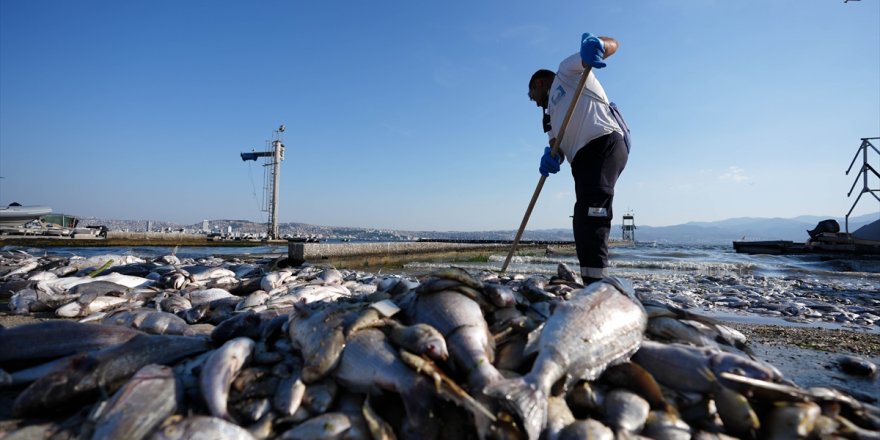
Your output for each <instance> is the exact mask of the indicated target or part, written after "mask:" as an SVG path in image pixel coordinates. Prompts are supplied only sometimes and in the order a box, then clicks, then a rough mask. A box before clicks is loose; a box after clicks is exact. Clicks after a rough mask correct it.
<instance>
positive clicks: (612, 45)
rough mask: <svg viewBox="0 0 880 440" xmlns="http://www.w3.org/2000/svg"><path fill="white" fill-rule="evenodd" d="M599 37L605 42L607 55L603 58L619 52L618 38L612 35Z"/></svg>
mask: <svg viewBox="0 0 880 440" xmlns="http://www.w3.org/2000/svg"><path fill="white" fill-rule="evenodd" d="M599 39H600V40H602V43H604V44H605V56H604V57H603V58H608V57H610V56H611V55H614V52H617V46H618V44H617V40H615V39H614V38H611V37H599Z"/></svg>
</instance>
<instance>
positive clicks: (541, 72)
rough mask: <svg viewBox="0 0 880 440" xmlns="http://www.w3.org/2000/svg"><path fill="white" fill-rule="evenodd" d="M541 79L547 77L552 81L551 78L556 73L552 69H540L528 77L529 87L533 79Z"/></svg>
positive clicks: (554, 76)
mask: <svg viewBox="0 0 880 440" xmlns="http://www.w3.org/2000/svg"><path fill="white" fill-rule="evenodd" d="M538 78H541V79H549V80H550V82H553V79H554V78H556V73H555V72H553V71H552V70H547V69H541V70H538V71H537V72H535V73H533V74H532V78H531V79H529V88H532V84H534V82H535V80H536V79H538Z"/></svg>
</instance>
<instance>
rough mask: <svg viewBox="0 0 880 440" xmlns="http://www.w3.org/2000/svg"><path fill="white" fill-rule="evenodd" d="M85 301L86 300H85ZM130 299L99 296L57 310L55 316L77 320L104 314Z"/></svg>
mask: <svg viewBox="0 0 880 440" xmlns="http://www.w3.org/2000/svg"><path fill="white" fill-rule="evenodd" d="M84 299H85V298H84ZM128 302H129V300H128V298H120V297H118V296H99V297H96V298H94V299H92V300H91V301H83V302H80V301H74V302H71V303H68V304H65V305H63V306H61V307H58V308H57V309H55V314H56V315H58V316H60V317H62V318H77V317H80V316H86V315H88V314H90V313H98V312H103V311H104V310H108V309H110V308H113V307H115V306H118V305H120V304H126V303H128Z"/></svg>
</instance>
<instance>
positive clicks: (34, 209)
mask: <svg viewBox="0 0 880 440" xmlns="http://www.w3.org/2000/svg"><path fill="white" fill-rule="evenodd" d="M50 213H52V208H50V207H48V206H37V205H31V206H22V205H19V204H17V203H13V204H11V205H9V206H4V207H0V227H8V228H18V227H21V226H24V225H26V224H28V223H30V222H32V221H34V220H39V219H40V217H42V216H44V215H46V214H50Z"/></svg>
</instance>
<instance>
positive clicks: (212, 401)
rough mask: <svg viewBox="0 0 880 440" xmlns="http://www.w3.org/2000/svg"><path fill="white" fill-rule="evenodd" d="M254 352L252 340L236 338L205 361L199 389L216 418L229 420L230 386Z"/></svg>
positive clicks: (200, 375)
mask: <svg viewBox="0 0 880 440" xmlns="http://www.w3.org/2000/svg"><path fill="white" fill-rule="evenodd" d="M253 351H254V341H253V340H252V339H250V338H245V337H241V338H235V339H232V340H230V341H227V342H226V343H225V344H223V346H222V347H220V348H218V349H216V350H214V352H213V353H212V354H211V355H210V356H208V359H207V360H205V365H204V366H203V367H202V372H201V373H199V388H200V389H201V391H202V396H204V398H205V403H206V404H207V405H208V409H209V410H210V411H211V415H213V416H214V417H218V418H221V419H229V411H228V410H227V407H226V405H227V399H228V397H229V386H230V385H231V384H232V380H233V379H235V375H236V374H238V372H239V370H241V369H242V367H244V366H245V365H246V364H247V362H248V361H249V360H250V357H251V354H252V353H253Z"/></svg>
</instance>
